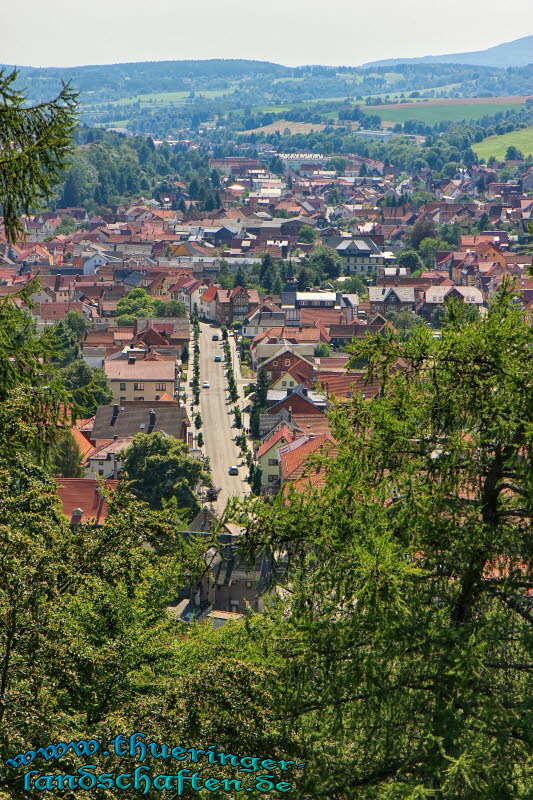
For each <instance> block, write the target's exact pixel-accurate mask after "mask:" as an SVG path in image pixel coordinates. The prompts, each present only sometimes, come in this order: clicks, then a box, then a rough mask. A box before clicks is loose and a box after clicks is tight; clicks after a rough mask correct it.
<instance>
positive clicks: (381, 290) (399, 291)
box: [368, 286, 415, 303]
mask: <svg viewBox="0 0 533 800" xmlns="http://www.w3.org/2000/svg"><path fill="white" fill-rule="evenodd" d="M391 292H392V293H394V294H395V295H396V296H397V298H398V300H400V302H401V303H414V302H415V289H414V286H369V287H368V299H369V301H370V302H371V303H380V302H381V303H383V302H387V301H388V300H389V296H390V294H391Z"/></svg>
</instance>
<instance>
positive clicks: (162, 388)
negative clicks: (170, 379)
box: [155, 383, 167, 392]
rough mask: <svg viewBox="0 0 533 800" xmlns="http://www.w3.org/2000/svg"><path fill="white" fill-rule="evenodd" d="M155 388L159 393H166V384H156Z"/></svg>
mask: <svg viewBox="0 0 533 800" xmlns="http://www.w3.org/2000/svg"><path fill="white" fill-rule="evenodd" d="M155 388H156V391H157V392H166V390H167V385H166V383H156V385H155Z"/></svg>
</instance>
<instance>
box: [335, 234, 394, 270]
mask: <svg viewBox="0 0 533 800" xmlns="http://www.w3.org/2000/svg"><path fill="white" fill-rule="evenodd" d="M335 250H336V251H337V253H338V254H339V255H340V256H341V258H342V267H343V271H344V274H345V275H354V274H356V275H369V274H371V273H373V272H377V271H378V269H379V267H382V266H384V265H385V264H386V263H388V262H389V261H390V260H391V256H389V255H387V254H385V253H383V252H382V251H381V250H380V249H379V247H378V246H377V244H376V243H375V242H374V241H373V240H372V239H371V238H370V237H369V236H361V237H360V238H357V239H348V240H346V241H343V242H341V243H340V244H338V245H337V246H336V248H335Z"/></svg>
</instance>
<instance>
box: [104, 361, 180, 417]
mask: <svg viewBox="0 0 533 800" xmlns="http://www.w3.org/2000/svg"><path fill="white" fill-rule="evenodd" d="M103 369H104V372H105V374H106V375H107V377H108V379H109V382H110V384H111V390H112V392H113V399H114V401H115V403H121V404H123V403H124V402H125V401H128V400H141V401H142V400H147V401H151V400H159V398H160V397H161V395H162V394H164V393H165V392H166V393H167V394H169V395H171V397H173V396H174V392H175V391H176V386H177V364H176V361H175V359H170V360H169V359H163V358H162V357H161V356H155V355H154V354H153V353H140V352H139V351H135V352H132V351H131V350H129V349H128V348H125V349H124V352H123V354H122V357H121V358H114V359H112V358H109V357H108V358H107V359H106V360H105V361H104V364H103Z"/></svg>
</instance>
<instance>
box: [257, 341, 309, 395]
mask: <svg viewBox="0 0 533 800" xmlns="http://www.w3.org/2000/svg"><path fill="white" fill-rule="evenodd" d="M260 368H261V369H262V370H265V372H266V375H267V378H268V383H269V386H274V384H276V383H277V381H279V380H280V379H281V378H282V375H285V374H286V373H287V372H290V371H291V370H293V369H295V368H296V369H298V371H299V374H300V375H302V376H306V377H307V381H309V382H312V380H313V377H314V374H315V367H314V363H313V360H312V359H310V358H308V357H306V356H302V355H299V354H298V353H295V352H294V351H293V350H292V349H289V348H288V347H284V346H282V347H279V348H278V350H277V351H276V352H275V353H274V354H273V355H272V356H270V357H269V358H267V359H265V360H264V361H263V362H262V363H261V367H260Z"/></svg>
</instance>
